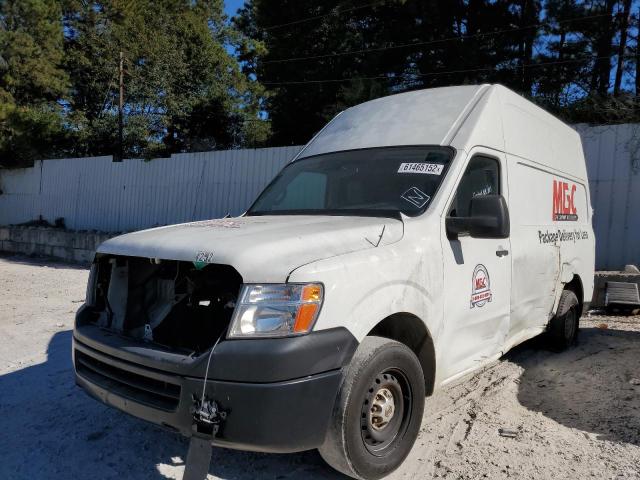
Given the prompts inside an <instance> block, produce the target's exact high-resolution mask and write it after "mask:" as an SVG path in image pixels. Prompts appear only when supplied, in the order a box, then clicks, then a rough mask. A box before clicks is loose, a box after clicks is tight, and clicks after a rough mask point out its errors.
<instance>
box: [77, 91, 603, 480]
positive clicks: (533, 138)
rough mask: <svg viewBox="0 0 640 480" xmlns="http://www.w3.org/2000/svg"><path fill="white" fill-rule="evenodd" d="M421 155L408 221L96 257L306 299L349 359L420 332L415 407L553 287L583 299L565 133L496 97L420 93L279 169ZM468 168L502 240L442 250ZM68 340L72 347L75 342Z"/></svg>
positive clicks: (172, 239)
mask: <svg viewBox="0 0 640 480" xmlns="http://www.w3.org/2000/svg"><path fill="white" fill-rule="evenodd" d="M422 145H429V146H438V147H444V148H446V149H448V150H450V151H451V161H450V163H449V165H448V169H447V170H446V173H444V171H443V170H442V169H441V166H440V167H438V166H436V167H433V168H431V167H429V168H431V171H430V172H425V173H424V174H425V175H434V176H441V177H442V178H440V179H439V180H440V181H441V183H440V185H439V187H438V189H437V193H435V194H434V195H424V197H425V198H419V197H420V196H421V193H420V191H419V190H418V192H417V193H416V192H415V191H414V192H413V194H411V195H413V197H412V198H411V199H410V201H414V202H418V203H420V204H422V202H425V203H428V205H427V208H426V209H425V211H424V212H423V213H422V214H420V215H416V216H407V215H404V214H403V215H400V216H398V218H390V217H388V218H381V217H376V216H349V215H344V216H340V215H331V216H328V215H327V216H322V215H304V214H298V215H272V216H270V215H259V216H251V215H247V216H241V217H238V218H229V219H221V220H211V221H201V222H193V223H189V224H182V225H174V226H167V227H160V228H155V229H151V230H146V231H141V232H135V233H131V234H127V235H123V236H120V237H117V238H114V239H111V240H109V241H107V242H105V243H104V244H103V245H102V246H101V247H100V248H99V250H98V255H99V256H100V255H116V256H125V257H142V258H147V259H162V260H178V261H184V262H195V261H198V262H205V263H216V264H224V265H231V266H233V268H235V269H236V270H237V272H239V274H240V275H241V277H242V281H243V283H244V284H258V285H266V284H285V283H286V284H306V283H309V282H314V283H317V284H321V285H322V286H323V292H324V295H323V297H324V298H323V301H322V305H321V310H320V311H319V315H318V316H317V319H316V320H315V323H314V324H313V329H312V330H313V332H322V331H324V330H334V329H337V328H342V329H346V330H348V332H350V334H351V335H352V336H353V337H354V338H355V340H356V341H357V343H360V342H363V341H364V339H365V338H366V337H367V336H368V335H371V334H372V332H376V328H377V327H378V326H379V325H380V324H381V322H384V321H388V319H397V323H396V325H397V327H396V328H395V330H396V334H395V336H393V338H395V339H396V340H398V339H399V340H400V341H402V339H403V338H411V336H412V335H414V333H415V334H417V332H420V331H426V336H424V338H422V339H421V341H420V345H419V346H417V347H416V346H415V345H414V346H413V349H414V352H415V354H416V356H417V357H418V359H419V361H420V364H421V365H422V369H423V371H424V377H425V384H426V387H425V388H426V393H427V394H429V393H431V392H433V390H434V389H437V388H438V387H440V386H442V385H444V384H446V383H447V382H451V381H452V380H454V379H456V378H459V377H460V376H462V375H465V374H467V373H469V372H471V371H474V370H477V369H479V368H481V367H483V366H484V365H487V364H488V363H490V362H492V361H494V360H496V359H497V358H499V357H500V356H501V355H503V354H504V353H505V352H507V351H508V350H509V349H511V348H512V347H514V346H515V345H517V344H519V343H521V342H523V341H525V340H527V339H530V338H532V337H534V336H536V335H538V334H540V333H542V332H544V331H545V329H547V328H548V325H549V322H550V320H551V319H552V318H553V317H554V315H555V314H556V312H557V310H558V303H559V301H560V297H561V294H562V292H563V290H564V289H565V287H566V286H567V285H572V286H573V291H575V292H576V296H577V297H578V301H579V302H580V310H584V309H585V308H586V305H588V303H589V300H590V299H591V296H592V293H593V278H594V275H593V274H594V260H595V243H594V242H595V239H594V234H593V230H592V226H591V218H592V208H591V205H590V200H589V198H590V197H589V184H588V180H587V172H586V167H585V160H584V156H583V151H582V146H581V141H580V137H579V135H578V133H576V131H574V130H573V129H572V128H570V127H569V126H567V125H566V124H564V123H562V122H561V121H560V120H558V119H557V118H555V117H554V116H552V115H550V114H549V113H547V112H545V111H544V110H542V109H541V108H539V107H537V106H536V105H534V104H533V103H531V102H529V101H528V100H526V99H524V98H523V97H521V96H519V95H517V94H515V93H514V92H512V91H510V90H509V89H507V88H505V87H502V86H500V85H480V86H460V87H447V88H437V89H430V90H420V91H413V92H409V93H402V94H398V95H393V96H389V97H384V98H379V99H377V100H373V101H369V102H366V103H364V104H361V105H357V106H355V107H352V108H349V109H348V110H346V111H344V112H342V113H341V114H339V115H337V116H336V117H335V118H334V119H333V120H332V121H331V122H330V123H329V124H328V125H327V126H326V127H325V128H324V129H322V130H321V131H320V132H319V133H318V134H317V135H316V136H315V137H314V138H313V139H312V140H311V141H310V142H309V143H308V144H307V145H306V146H305V147H304V148H303V149H302V151H301V152H300V153H299V154H298V155H297V157H296V158H295V159H294V160H293V162H294V163H295V162H300V161H304V160H305V159H307V158H311V157H316V156H320V155H324V154H328V153H332V152H343V151H357V150H361V149H375V148H380V147H403V146H406V147H412V146H422ZM475 158H482V159H485V160H483V161H490V162H495V165H497V167H496V168H497V169H498V175H497V178H498V179H499V180H498V181H499V184H498V187H497V188H498V190H499V191H498V192H495V191H489V190H491V188H489V190H487V191H480V192H472V193H471V194H472V196H476V195H483V194H484V193H489V194H500V195H501V196H502V197H503V198H504V200H505V201H506V205H507V206H508V212H509V219H510V232H509V234H508V237H507V238H476V237H474V236H471V235H465V234H461V235H457V236H454V237H453V238H452V237H451V235H448V232H447V224H446V222H447V216H449V215H451V214H452V208H453V207H452V203H453V202H454V197H455V196H456V192H457V189H458V185H459V183H460V182H461V179H462V177H463V175H464V172H465V171H466V169H467V167H468V165H469V163H470V162H472V161H473V159H475ZM486 159H488V160H486ZM402 165H404V166H402ZM402 165H401V168H407V169H414V170H415V168H417V167H415V164H413V163H412V164H406V165H405V164H404V163H403V164H402ZM418 168H422V167H418ZM397 175H403V173H402V172H400V169H398V173H397ZM411 195H409V196H411ZM403 329H406V330H405V331H403ZM79 330H80V329H79ZM393 330H394V327H393V326H391V327H389V325H388V324H387V328H386V331H387V332H388V331H393ZM398 330H399V331H398ZM83 338H84V337H83V336H82V335H81V332H80V331H79V332H78V334H77V335H76V341H77V342H79V343H82V342H84V341H85V340H83ZM250 341H254V340H246V343H247V344H248V343H249V342H250ZM222 343H226V342H221V345H222ZM96 345H97V344H96ZM96 345H94V346H95V347H96V348H98V349H99V347H98V346H96ZM214 348H215V347H214ZM129 353H130V352H129ZM215 357H216V356H215V355H214V356H213V359H214V360H213V363H215V361H216V360H215ZM85 380H86V379H84V380H82V382H84V381H85ZM79 383H80V381H79ZM82 385H83V386H84V387H85V388H87V389H90V386H87V385H88V384H87V383H86V382H85V383H82ZM96 391H97V390H96ZM100 392H101V391H98V393H96V392H95V391H94V395H95V396H98V397H99V398H101V399H102V400H103V401H105V402H107V403H111V404H113V405H115V406H117V407H119V408H122V409H124V410H127V408H126V406H125V404H126V402H124V403H123V402H116V401H113V400H112V399H113V397H111V396H109V395H107V394H102V393H100ZM333 395H335V393H334V394H333ZM110 399H111V400H110ZM232 411H233V410H232ZM132 413H134V414H136V415H139V416H142V417H143V418H147V419H150V415H148V414H142V413H138V412H132ZM264 414H265V415H268V412H267V413H264ZM232 419H233V413H232V414H231V415H230V416H229V419H228V422H232ZM165 423H167V422H165ZM169 423H170V422H169ZM214 443H215V442H214ZM220 443H221V444H225V445H228V446H234V445H233V444H232V443H233V442H226V443H225V442H224V440H221V442H220ZM309 446H314V445H313V444H309ZM238 448H251V446H249V447H247V446H246V445H245V444H242V445H240V446H239V447H238ZM257 449H260V450H270V449H269V448H264V446H261V447H258V448H257ZM274 450H276V451H284V450H286V451H289V450H292V449H291V448H288V449H287V448H283V449H280V450H278V449H276V448H274ZM345 470H346V468H343V471H345ZM347 473H349V472H347ZM350 474H353V473H350ZM354 475H355V474H354ZM358 475H359V476H361V477H362V478H365V477H367V475H366V474H364V473H360V474H358ZM369 476H370V477H371V478H373V477H375V475H373V474H372V475H369Z"/></svg>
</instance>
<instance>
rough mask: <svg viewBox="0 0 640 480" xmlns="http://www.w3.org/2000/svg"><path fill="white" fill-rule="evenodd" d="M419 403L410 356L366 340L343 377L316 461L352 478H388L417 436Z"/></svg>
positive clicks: (389, 343)
mask: <svg viewBox="0 0 640 480" xmlns="http://www.w3.org/2000/svg"><path fill="white" fill-rule="evenodd" d="M424 397H425V385H424V376H423V373H422V367H421V366H420V363H419V362H418V359H417V357H416V356H415V354H414V353H413V352H412V351H411V350H410V349H409V348H408V347H407V346H406V345H404V344H402V343H399V342H396V341H394V340H389V339H387V338H382V337H366V338H365V339H364V340H363V341H362V343H361V344H360V346H359V347H358V349H357V350H356V353H355V355H354V357H353V359H352V360H351V363H350V364H349V367H348V368H347V370H346V372H345V378H344V381H343V383H342V387H341V389H340V392H339V393H338V398H337V399H336V405H335V408H334V412H333V418H332V420H331V425H330V426H329V429H328V432H327V436H326V438H325V441H324V444H323V445H322V446H321V447H320V448H319V451H320V455H322V458H323V459H324V460H325V461H326V462H327V463H328V464H329V465H331V466H332V467H333V468H335V469H336V470H338V471H340V472H342V473H344V474H346V475H349V476H351V477H353V478H359V479H366V480H370V479H377V478H382V477H384V476H386V475H388V474H389V473H391V472H392V471H393V470H395V469H396V468H398V466H399V465H400V464H401V463H402V462H403V461H404V459H405V458H406V457H407V455H408V454H409V451H410V450H411V447H412V446H413V444H414V442H415V440H416V437H417V436H418V431H419V430H420V424H421V421H422V412H423V409H424Z"/></svg>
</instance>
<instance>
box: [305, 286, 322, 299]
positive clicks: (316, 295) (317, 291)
mask: <svg viewBox="0 0 640 480" xmlns="http://www.w3.org/2000/svg"><path fill="white" fill-rule="evenodd" d="M320 300H322V286H320V285H306V286H305V287H304V288H303V289H302V301H303V302H319V301H320Z"/></svg>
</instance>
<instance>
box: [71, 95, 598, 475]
mask: <svg viewBox="0 0 640 480" xmlns="http://www.w3.org/2000/svg"><path fill="white" fill-rule="evenodd" d="M591 215H592V209H591V207H590V202H589V185H588V182H587V173H586V169H585V161H584V157H583V153H582V147H581V143H580V137H579V136H578V134H577V133H576V132H575V131H574V130H572V129H571V128H570V127H568V126H567V125H565V124H564V123H562V122H561V121H559V120H558V119H556V118H554V117H553V116H552V115H550V114H548V113H546V112H545V111H543V110H541V109H540V108H538V107H537V106H535V105H534V104H532V103H530V102H529V101H527V100H525V99H524V98H522V97H520V96H518V95H516V94H515V93H513V92H512V91H510V90H508V89H506V88H504V87H502V86H499V85H481V86H462V87H449V88H438V89H432V90H422V91H414V92H410V93H403V94H399V95H393V96H389V97H385V98H380V99H377V100H373V101H370V102H367V103H364V104H361V105H358V106H355V107H353V108H350V109H348V110H346V111H344V112H342V113H341V114H340V115H338V116H336V117H335V118H334V119H333V120H332V121H331V122H330V123H329V124H328V125H327V126H326V127H325V128H324V129H323V130H321V131H320V133H318V134H317V135H316V136H315V137H314V138H313V139H312V140H311V141H310V142H309V143H308V144H307V145H306V146H305V147H304V149H303V150H302V151H301V152H300V153H299V154H298V155H297V157H296V158H295V159H294V160H293V161H292V162H291V163H290V164H289V165H287V166H286V167H285V168H284V169H283V170H282V171H281V172H280V174H279V175H278V176H277V177H276V178H275V179H274V180H273V181H272V182H271V184H270V185H269V186H268V187H267V188H266V189H265V190H264V192H263V193H262V194H261V195H260V196H259V197H258V199H257V200H256V201H255V203H254V204H253V205H252V206H251V207H250V208H249V210H248V211H247V212H246V213H245V214H244V215H242V216H241V217H238V218H225V219H220V220H210V221H199V222H194V223H187V224H183V225H173V226H167V227H160V228H155V229H152V230H147V231H141V232H136V233H130V234H127V235H123V236H120V237H117V238H114V239H111V240H109V241H107V242H105V243H104V244H103V245H102V246H101V247H100V248H99V249H98V252H97V254H96V257H95V261H94V263H93V266H92V269H91V275H90V280H89V285H88V290H87V298H86V304H85V305H84V306H83V307H82V308H81V309H80V311H79V312H78V315H77V320H76V326H75V330H74V347H73V352H74V365H75V369H76V380H77V383H78V384H79V385H80V386H81V387H82V388H84V389H85V390H86V391H87V392H89V393H90V394H91V395H93V396H94V397H96V398H97V399H99V400H101V401H102V402H104V403H106V404H109V405H112V406H114V407H116V408H119V409H121V410H124V411H125V412H128V413H130V414H133V415H135V416H138V417H140V418H143V419H146V420H149V421H151V422H155V423H157V424H160V425H163V426H165V427H167V428H170V429H173V430H176V431H179V432H181V433H183V434H185V435H188V436H195V437H198V438H204V439H207V441H210V442H212V443H213V444H214V445H221V446H225V447H232V448H238V449H246V450H256V451H266V452H294V451H301V450H308V449H315V448H317V449H319V450H320V453H321V454H322V456H323V458H324V459H325V460H326V461H327V462H328V463H329V464H330V465H332V466H333V467H335V468H336V469H338V470H340V471H341V472H344V473H346V474H347V475H350V476H352V477H356V478H364V479H375V478H380V477H383V476H384V475H386V474H388V473H389V472H391V471H393V470H394V469H395V468H397V467H398V466H399V465H400V463H401V462H402V461H403V459H404V458H405V457H406V455H407V454H408V452H409V450H410V448H411V446H412V445H413V443H414V441H415V439H416V436H417V434H418V430H419V427H420V422H421V418H422V414H423V406H424V398H425V395H431V394H432V393H433V391H434V390H435V389H437V388H439V387H441V386H442V385H444V384H446V383H448V382H451V381H453V380H455V379H457V378H459V377H461V376H463V375H465V374H467V373H469V372H472V371H474V370H476V369H478V368H480V367H482V366H483V365H486V364H488V363H490V362H492V361H494V360H496V359H497V358H498V357H500V356H501V355H503V354H504V353H505V352H507V351H508V350H509V349H510V348H512V347H513V346H514V345H517V344H519V343H521V342H523V341H525V340H527V339H529V338H531V337H534V336H536V335H539V334H542V333H544V334H545V335H546V337H547V338H548V340H549V342H550V343H551V344H552V345H553V346H554V347H556V348H563V347H567V346H569V345H571V344H572V343H573V342H574V340H575V338H576V335H577V331H578V322H579V318H580V315H581V313H582V312H583V311H585V309H586V308H587V304H588V302H589V300H590V298H591V296H592V290H593V270H594V235H593V230H592V228H591Z"/></svg>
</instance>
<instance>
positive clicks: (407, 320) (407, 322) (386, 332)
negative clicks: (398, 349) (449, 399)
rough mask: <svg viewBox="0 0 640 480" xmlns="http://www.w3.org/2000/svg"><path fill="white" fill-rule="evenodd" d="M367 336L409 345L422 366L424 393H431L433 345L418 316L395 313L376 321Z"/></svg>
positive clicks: (433, 378)
mask: <svg viewBox="0 0 640 480" xmlns="http://www.w3.org/2000/svg"><path fill="white" fill-rule="evenodd" d="M367 336H376V337H384V338H388V339H391V340H395V341H397V342H400V343H402V344H404V345H406V346H407V347H409V348H410V349H411V351H413V353H414V354H415V355H416V357H418V361H419V362H420V366H421V367H422V372H423V373H424V385H425V392H426V395H427V396H430V395H432V394H433V391H434V388H435V381H436V351H435V345H434V343H433V337H432V336H431V333H430V332H429V329H428V328H427V326H426V325H425V323H424V322H423V321H422V320H421V319H420V318H418V317H417V316H416V315H413V314H411V313H406V312H400V313H395V314H393V315H390V316H388V317H387V318H385V319H383V320H381V321H380V322H378V324H377V325H376V326H375V327H373V328H372V329H371V331H370V332H369V333H367Z"/></svg>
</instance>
